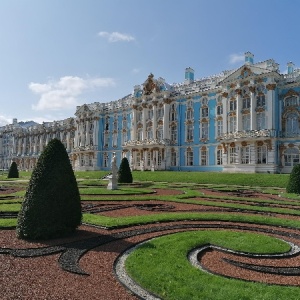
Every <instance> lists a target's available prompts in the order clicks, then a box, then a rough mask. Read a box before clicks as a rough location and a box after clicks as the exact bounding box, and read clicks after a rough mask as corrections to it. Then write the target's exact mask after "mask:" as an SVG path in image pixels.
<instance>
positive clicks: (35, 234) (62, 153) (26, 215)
mask: <svg viewBox="0 0 300 300" xmlns="http://www.w3.org/2000/svg"><path fill="white" fill-rule="evenodd" d="M81 219H82V213H81V203H80V194H79V191H78V186H77V182H76V178H75V175H74V172H73V169H72V166H71V163H70V160H69V156H68V154H67V152H66V149H65V147H64V145H63V144H62V143H61V141H59V140H58V139H53V140H51V141H50V142H49V143H48V145H47V146H46V148H45V149H44V151H43V153H42V154H41V156H40V157H39V160H38V162H37V165H36V167H35V169H34V170H33V172H32V175H31V179H30V182H29V185H28V187H27V191H26V194H25V198H24V201H23V203H22V208H21V210H20V212H19V215H18V223H17V236H18V237H19V238H23V239H49V238H56V237H61V236H64V235H66V234H68V233H70V232H73V231H74V230H75V229H76V228H77V227H78V226H79V225H80V224H81Z"/></svg>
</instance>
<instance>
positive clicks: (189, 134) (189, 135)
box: [186, 124, 194, 141]
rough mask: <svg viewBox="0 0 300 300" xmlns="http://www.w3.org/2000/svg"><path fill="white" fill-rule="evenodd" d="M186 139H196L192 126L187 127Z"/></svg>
mask: <svg viewBox="0 0 300 300" xmlns="http://www.w3.org/2000/svg"><path fill="white" fill-rule="evenodd" d="M186 139H187V140H188V141H191V140H193V139H194V128H193V125H192V124H187V125H186Z"/></svg>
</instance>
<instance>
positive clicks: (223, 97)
mask: <svg viewBox="0 0 300 300" xmlns="http://www.w3.org/2000/svg"><path fill="white" fill-rule="evenodd" d="M227 96H228V94H227V93H223V95H222V105H223V114H222V117H223V133H227V132H228V129H227V124H228V120H227V112H228V107H227Z"/></svg>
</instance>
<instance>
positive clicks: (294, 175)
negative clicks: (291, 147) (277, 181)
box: [286, 165, 300, 194]
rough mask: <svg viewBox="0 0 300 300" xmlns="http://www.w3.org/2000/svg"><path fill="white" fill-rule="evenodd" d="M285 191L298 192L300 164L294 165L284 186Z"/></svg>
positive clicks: (299, 186) (299, 192)
mask: <svg viewBox="0 0 300 300" xmlns="http://www.w3.org/2000/svg"><path fill="white" fill-rule="evenodd" d="M286 191H287V193H295V194H300V165H295V166H294V167H293V169H292V172H291V174H290V178H289V181H288V184H287V187H286Z"/></svg>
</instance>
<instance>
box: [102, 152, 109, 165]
mask: <svg viewBox="0 0 300 300" xmlns="http://www.w3.org/2000/svg"><path fill="white" fill-rule="evenodd" d="M103 166H104V168H107V167H108V155H107V153H104V154H103Z"/></svg>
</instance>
